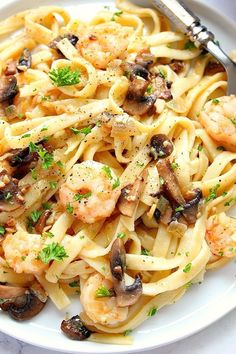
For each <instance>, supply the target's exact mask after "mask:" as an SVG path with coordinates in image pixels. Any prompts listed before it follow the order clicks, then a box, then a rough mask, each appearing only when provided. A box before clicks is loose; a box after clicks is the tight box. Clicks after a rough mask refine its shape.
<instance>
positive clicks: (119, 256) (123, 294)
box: [110, 238, 143, 307]
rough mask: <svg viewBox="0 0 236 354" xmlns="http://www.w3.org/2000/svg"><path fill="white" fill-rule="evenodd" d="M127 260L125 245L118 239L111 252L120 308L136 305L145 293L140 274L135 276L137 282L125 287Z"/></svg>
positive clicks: (111, 263) (115, 289) (113, 276)
mask: <svg viewBox="0 0 236 354" xmlns="http://www.w3.org/2000/svg"><path fill="white" fill-rule="evenodd" d="M125 258H126V252H125V247H124V243H123V241H122V240H121V239H120V238H117V239H116V240H115V241H114V242H113V245H112V248H111V252H110V268H111V273H112V279H113V286H114V291H115V293H116V300H117V305H118V306H119V307H126V306H131V305H133V304H135V303H136V302H137V301H138V299H139V298H140V296H141V295H142V292H143V286H142V280H141V276H140V275H139V274H137V275H136V276H135V281H134V283H133V284H132V285H129V286H126V285H125V279H124V270H125V265H126V260H125Z"/></svg>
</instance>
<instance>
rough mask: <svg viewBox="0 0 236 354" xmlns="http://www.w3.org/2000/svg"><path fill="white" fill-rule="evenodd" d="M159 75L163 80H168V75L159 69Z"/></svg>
mask: <svg viewBox="0 0 236 354" xmlns="http://www.w3.org/2000/svg"><path fill="white" fill-rule="evenodd" d="M158 74H159V76H160V77H161V78H162V79H164V80H165V79H166V73H165V71H164V70H163V69H158Z"/></svg>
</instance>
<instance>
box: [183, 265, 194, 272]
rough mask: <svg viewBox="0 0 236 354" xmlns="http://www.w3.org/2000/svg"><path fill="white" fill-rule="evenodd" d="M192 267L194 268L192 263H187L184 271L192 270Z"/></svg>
mask: <svg viewBox="0 0 236 354" xmlns="http://www.w3.org/2000/svg"><path fill="white" fill-rule="evenodd" d="M191 268H192V263H188V264H186V266H185V267H184V269H183V272H184V273H189V272H190V270H191Z"/></svg>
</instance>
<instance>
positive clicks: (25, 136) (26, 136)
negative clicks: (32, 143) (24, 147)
mask: <svg viewBox="0 0 236 354" xmlns="http://www.w3.org/2000/svg"><path fill="white" fill-rule="evenodd" d="M30 136H31V134H29V133H27V134H24V135H22V137H21V139H25V138H29V137H30Z"/></svg>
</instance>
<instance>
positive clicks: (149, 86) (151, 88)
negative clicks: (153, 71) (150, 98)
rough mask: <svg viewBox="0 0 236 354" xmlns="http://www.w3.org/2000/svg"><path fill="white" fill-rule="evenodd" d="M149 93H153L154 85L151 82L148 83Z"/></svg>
mask: <svg viewBox="0 0 236 354" xmlns="http://www.w3.org/2000/svg"><path fill="white" fill-rule="evenodd" d="M147 93H148V94H149V95H150V94H151V93H153V86H152V85H151V84H149V85H148V87H147Z"/></svg>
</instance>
